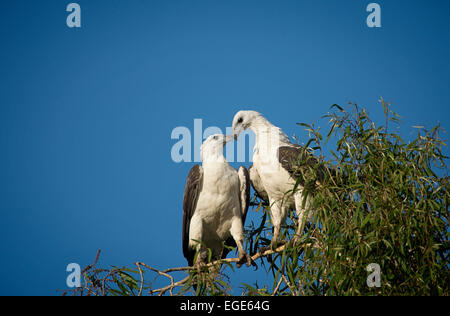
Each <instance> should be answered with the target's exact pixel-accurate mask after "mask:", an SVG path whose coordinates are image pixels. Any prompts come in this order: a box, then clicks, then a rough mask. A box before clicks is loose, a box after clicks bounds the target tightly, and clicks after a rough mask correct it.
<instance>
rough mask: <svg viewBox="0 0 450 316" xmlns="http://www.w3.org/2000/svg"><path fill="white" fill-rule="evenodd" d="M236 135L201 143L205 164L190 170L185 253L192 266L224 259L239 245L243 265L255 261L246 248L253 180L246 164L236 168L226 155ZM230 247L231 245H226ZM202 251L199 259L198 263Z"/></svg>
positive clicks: (214, 138)
mask: <svg viewBox="0 0 450 316" xmlns="http://www.w3.org/2000/svg"><path fill="white" fill-rule="evenodd" d="M232 139H233V137H232V136H231V135H230V136H225V135H220V134H217V135H211V136H210V137H208V138H207V139H206V140H205V142H204V143H203V144H202V146H201V157H202V166H200V165H195V166H194V167H193V168H192V169H191V171H190V172H189V175H188V178H187V181H186V187H185V190H184V198H183V254H184V256H185V258H186V259H187V261H188V263H189V265H190V266H192V265H194V263H195V264H198V263H202V262H203V263H204V262H205V260H206V259H207V258H208V254H209V251H208V249H210V251H211V255H212V256H211V259H213V260H217V259H224V258H225V257H226V256H227V254H228V252H229V251H230V250H229V249H228V248H227V247H236V246H237V248H238V251H239V263H238V266H240V265H241V264H243V263H247V265H250V264H252V260H251V257H250V256H249V255H248V254H247V253H246V252H245V250H244V246H243V243H244V223H245V218H246V215H247V211H248V207H249V204H250V180H249V175H248V171H247V169H246V168H245V167H240V168H239V170H238V171H236V170H235V169H234V168H232V167H231V166H230V165H229V164H228V161H227V160H226V158H225V157H224V155H223V148H224V146H225V144H226V143H227V142H229V141H231V140H232ZM224 245H225V246H227V247H224ZM197 252H198V256H197V261H196V262H194V258H195V254H196V253H197Z"/></svg>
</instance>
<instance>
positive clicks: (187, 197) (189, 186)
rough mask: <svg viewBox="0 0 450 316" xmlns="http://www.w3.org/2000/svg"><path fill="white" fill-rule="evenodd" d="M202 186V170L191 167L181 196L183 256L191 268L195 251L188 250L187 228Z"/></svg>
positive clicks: (197, 167) (197, 166)
mask: <svg viewBox="0 0 450 316" xmlns="http://www.w3.org/2000/svg"><path fill="white" fill-rule="evenodd" d="M202 185H203V168H202V167H201V166H200V165H195V166H194V167H192V169H191V171H190V172H189V175H188V177H187V180H186V186H185V188H184V196H183V235H182V239H183V255H184V257H185V258H186V259H187V261H188V263H189V265H190V266H191V265H192V264H193V261H194V256H195V251H194V250H193V249H190V248H189V228H190V225H191V218H192V216H193V215H194V212H195V208H196V207H197V201H198V196H199V195H200V191H201V190H202Z"/></svg>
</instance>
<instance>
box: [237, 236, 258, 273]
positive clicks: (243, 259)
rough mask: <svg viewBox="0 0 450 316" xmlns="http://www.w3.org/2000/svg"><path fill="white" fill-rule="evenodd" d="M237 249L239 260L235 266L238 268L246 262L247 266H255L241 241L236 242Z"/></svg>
mask: <svg viewBox="0 0 450 316" xmlns="http://www.w3.org/2000/svg"><path fill="white" fill-rule="evenodd" d="M237 246H238V250H239V257H238V259H239V261H238V262H237V263H236V266H237V267H238V268H240V267H242V265H243V264H244V263H246V264H247V267H250V266H251V265H253V266H256V264H255V262H254V261H253V259H252V257H250V256H249V254H248V253H247V252H246V251H245V250H244V247H243V246H242V242H241V241H238V242H237Z"/></svg>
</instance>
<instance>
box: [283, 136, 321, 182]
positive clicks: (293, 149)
mask: <svg viewBox="0 0 450 316" xmlns="http://www.w3.org/2000/svg"><path fill="white" fill-rule="evenodd" d="M278 161H279V162H280V164H281V166H282V167H283V168H284V169H285V170H286V171H287V172H289V174H290V175H291V177H293V178H294V179H296V178H298V177H299V176H300V175H301V169H302V167H313V166H315V165H317V164H318V163H319V161H318V159H317V158H316V157H314V156H313V155H312V154H310V153H309V152H307V151H305V150H304V149H303V148H302V147H301V146H299V145H293V146H282V147H280V148H278ZM320 173H321V172H320ZM321 177H322V174H319V178H321ZM301 184H302V185H303V184H304V183H301Z"/></svg>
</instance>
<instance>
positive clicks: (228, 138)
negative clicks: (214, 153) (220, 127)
mask: <svg viewBox="0 0 450 316" xmlns="http://www.w3.org/2000/svg"><path fill="white" fill-rule="evenodd" d="M232 140H233V135H226V136H225V142H224V145H225V144H226V143H229V142H231V141H232Z"/></svg>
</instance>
